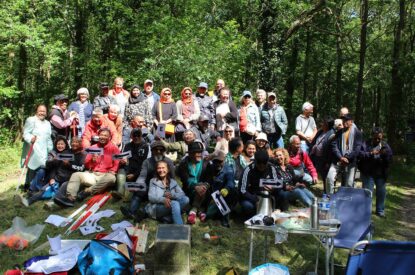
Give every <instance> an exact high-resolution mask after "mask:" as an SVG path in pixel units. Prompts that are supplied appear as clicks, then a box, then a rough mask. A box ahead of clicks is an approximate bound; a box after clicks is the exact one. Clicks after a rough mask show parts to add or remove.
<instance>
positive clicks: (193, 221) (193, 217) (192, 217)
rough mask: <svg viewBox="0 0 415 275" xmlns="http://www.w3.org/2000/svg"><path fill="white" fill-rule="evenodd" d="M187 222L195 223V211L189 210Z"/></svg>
mask: <svg viewBox="0 0 415 275" xmlns="http://www.w3.org/2000/svg"><path fill="white" fill-rule="evenodd" d="M187 223H188V224H195V223H196V213H195V212H193V211H191V212H190V213H189V216H187Z"/></svg>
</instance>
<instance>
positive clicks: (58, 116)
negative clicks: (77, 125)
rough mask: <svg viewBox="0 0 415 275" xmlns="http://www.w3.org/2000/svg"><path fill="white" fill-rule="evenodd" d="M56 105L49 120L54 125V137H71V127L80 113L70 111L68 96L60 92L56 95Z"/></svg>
mask: <svg viewBox="0 0 415 275" xmlns="http://www.w3.org/2000/svg"><path fill="white" fill-rule="evenodd" d="M54 99H55V105H53V106H52V110H51V111H50V114H49V121H50V124H51V125H52V138H53V140H54V139H55V138H56V137H57V136H58V135H60V136H64V137H66V138H68V137H69V130H70V129H69V127H70V126H71V124H72V122H73V120H74V119H76V118H78V114H77V113H76V112H74V111H72V112H71V113H70V114H69V113H68V111H67V109H68V103H69V100H68V97H67V96H66V95H63V94H60V95H57V96H55V98H54Z"/></svg>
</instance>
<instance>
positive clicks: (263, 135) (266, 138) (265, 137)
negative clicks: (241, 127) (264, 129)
mask: <svg viewBox="0 0 415 275" xmlns="http://www.w3.org/2000/svg"><path fill="white" fill-rule="evenodd" d="M258 139H262V140H265V141H266V142H268V137H267V134H265V133H259V134H258V135H257V136H256V138H255V140H258Z"/></svg>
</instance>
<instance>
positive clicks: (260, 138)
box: [255, 133, 273, 157]
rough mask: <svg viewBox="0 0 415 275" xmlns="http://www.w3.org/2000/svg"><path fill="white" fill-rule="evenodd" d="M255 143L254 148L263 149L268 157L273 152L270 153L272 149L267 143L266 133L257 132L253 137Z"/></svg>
mask: <svg viewBox="0 0 415 275" xmlns="http://www.w3.org/2000/svg"><path fill="white" fill-rule="evenodd" d="M255 144H256V150H257V151H261V150H264V151H266V152H268V155H269V156H270V157H272V155H273V154H272V150H271V148H270V146H269V143H268V137H267V134H265V133H259V134H258V135H257V137H256V138H255Z"/></svg>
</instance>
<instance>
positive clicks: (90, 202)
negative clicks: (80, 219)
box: [65, 194, 104, 226]
mask: <svg viewBox="0 0 415 275" xmlns="http://www.w3.org/2000/svg"><path fill="white" fill-rule="evenodd" d="M103 196H104V194H97V195H95V196H93V197H92V198H90V199H89V200H88V201H87V202H86V203H84V204H83V205H82V206H81V207H79V208H78V209H77V210H75V211H74V212H72V213H71V214H70V215H69V216H68V217H67V218H66V219H67V220H68V222H67V223H66V224H65V226H67V225H68V224H69V223H70V222H71V221H72V219H73V218H75V217H76V216H77V215H78V214H79V213H81V212H82V211H84V210H88V209H89V208H91V207H92V205H94V204H95V203H96V202H98V201H100V200H101V199H102V197H103Z"/></svg>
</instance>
